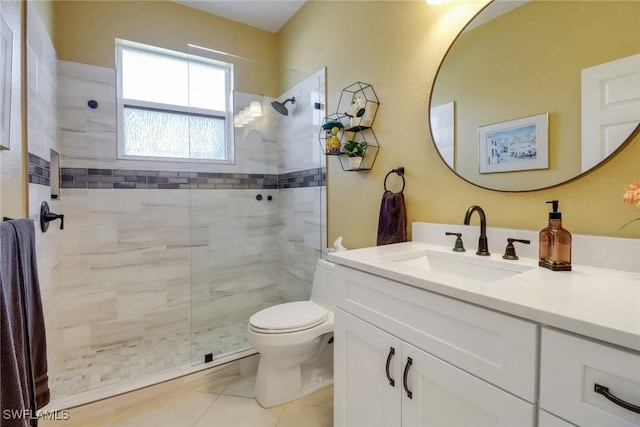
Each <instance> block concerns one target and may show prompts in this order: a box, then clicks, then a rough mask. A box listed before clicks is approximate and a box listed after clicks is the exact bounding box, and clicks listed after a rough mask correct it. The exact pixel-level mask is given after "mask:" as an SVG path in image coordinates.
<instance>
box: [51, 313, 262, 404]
mask: <svg viewBox="0 0 640 427" xmlns="http://www.w3.org/2000/svg"><path fill="white" fill-rule="evenodd" d="M246 328H247V321H246V320H235V321H230V322H228V323H227V324H226V325H224V326H219V327H215V328H204V329H201V330H195V331H193V334H192V335H191V334H189V333H188V332H184V333H176V334H172V335H170V336H161V337H157V338H154V339H147V340H142V341H137V342H133V343H125V344H118V345H112V346H108V347H103V348H99V349H94V350H90V352H86V351H83V352H82V353H80V352H76V353H68V354H66V355H65V356H64V358H63V360H62V366H61V369H60V371H59V372H51V373H50V383H49V387H50V389H51V397H52V399H59V398H63V397H68V396H71V395H74V394H78V393H83V392H86V391H89V390H94V389H96V388H99V387H103V386H109V385H114V384H118V383H121V382H123V381H128V380H132V379H139V378H141V377H144V376H147V375H151V374H155V373H157V372H161V371H163V370H166V369H171V368H176V367H181V366H193V365H198V364H200V363H204V356H205V354H207V353H211V354H212V355H213V358H214V360H215V359H217V358H219V357H222V356H226V355H229V354H233V353H237V352H239V351H243V350H246V349H248V348H251V345H250V344H249V342H248V341H247V339H246Z"/></svg>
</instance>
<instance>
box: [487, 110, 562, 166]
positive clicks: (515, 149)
mask: <svg viewBox="0 0 640 427" xmlns="http://www.w3.org/2000/svg"><path fill="white" fill-rule="evenodd" d="M478 142H479V155H480V173H496V172H516V171H524V170H532V169H548V168H549V113H542V114H537V115H535V116H529V117H523V118H520V119H515V120H509V121H505V122H500V123H494V124H490V125H486V126H480V127H479V128H478Z"/></svg>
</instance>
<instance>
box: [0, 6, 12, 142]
mask: <svg viewBox="0 0 640 427" xmlns="http://www.w3.org/2000/svg"><path fill="white" fill-rule="evenodd" d="M12 58H13V33H12V32H11V29H10V28H9V26H8V25H7V23H6V22H5V21H4V19H3V18H2V16H0V150H8V149H9V137H10V133H9V124H10V123H11V65H12V64H11V60H12Z"/></svg>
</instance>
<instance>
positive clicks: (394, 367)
mask: <svg viewBox="0 0 640 427" xmlns="http://www.w3.org/2000/svg"><path fill="white" fill-rule="evenodd" d="M334 337H335V342H334V371H335V372H334V378H335V380H334V425H335V426H336V427H341V426H348V427H358V426H362V427H374V426H399V425H400V418H401V415H400V405H401V394H400V388H401V387H402V378H401V377H400V357H401V355H400V351H401V341H400V340H399V339H398V338H396V337H394V336H392V335H390V334H388V333H386V332H384V331H383V330H382V329H378V328H376V327H375V326H373V325H371V324H369V323H367V322H365V321H363V320H360V319H358V318H356V317H354V316H352V315H350V314H348V313H346V312H344V311H342V310H340V309H336V312H335V331H334ZM387 366H388V369H387ZM390 379H391V380H393V383H394V385H391V381H390Z"/></svg>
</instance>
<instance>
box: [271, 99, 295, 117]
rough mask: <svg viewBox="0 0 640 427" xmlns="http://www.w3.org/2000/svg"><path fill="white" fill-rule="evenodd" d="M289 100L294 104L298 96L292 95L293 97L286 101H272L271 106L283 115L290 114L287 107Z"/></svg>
mask: <svg viewBox="0 0 640 427" xmlns="http://www.w3.org/2000/svg"><path fill="white" fill-rule="evenodd" d="M287 102H291V103H292V104H295V103H296V98H295V97H293V96H292V97H291V98H289V99H287V100H286V101H284V102H279V101H271V106H272V107H273V109H274V110H276V111H277V112H278V113H280V114H282V115H283V116H288V115H289V110H287V107H286V106H285V105H286V104H287Z"/></svg>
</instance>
